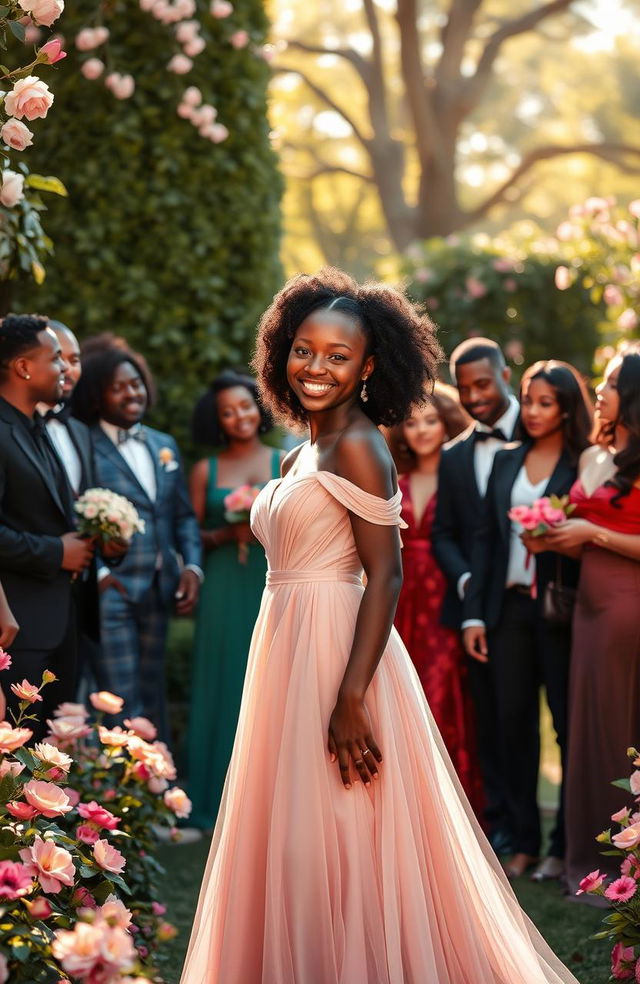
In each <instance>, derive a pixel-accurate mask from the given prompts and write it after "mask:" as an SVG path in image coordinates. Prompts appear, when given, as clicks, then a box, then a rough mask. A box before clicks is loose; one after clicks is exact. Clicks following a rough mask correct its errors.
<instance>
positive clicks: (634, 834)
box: [611, 823, 640, 851]
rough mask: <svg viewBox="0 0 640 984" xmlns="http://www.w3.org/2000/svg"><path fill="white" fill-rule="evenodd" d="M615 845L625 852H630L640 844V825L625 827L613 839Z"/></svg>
mask: <svg viewBox="0 0 640 984" xmlns="http://www.w3.org/2000/svg"><path fill="white" fill-rule="evenodd" d="M611 841H612V843H613V844H615V846H616V847H619V848H620V849H621V850H623V851H630V850H632V849H633V848H634V847H637V845H638V844H640V823H634V824H632V825H631V826H630V827H625V828H624V829H623V830H621V831H619V833H617V834H614V835H613V836H612V838H611Z"/></svg>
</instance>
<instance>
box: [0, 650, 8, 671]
mask: <svg viewBox="0 0 640 984" xmlns="http://www.w3.org/2000/svg"><path fill="white" fill-rule="evenodd" d="M10 666H11V656H9V653H5V651H4V649H3V648H2V647H1V646H0V670H8V669H9V667H10Z"/></svg>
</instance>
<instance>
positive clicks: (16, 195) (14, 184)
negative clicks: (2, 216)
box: [0, 168, 24, 208]
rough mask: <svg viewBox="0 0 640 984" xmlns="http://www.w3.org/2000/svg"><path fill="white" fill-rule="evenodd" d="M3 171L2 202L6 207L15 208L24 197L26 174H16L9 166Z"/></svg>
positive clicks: (0, 192)
mask: <svg viewBox="0 0 640 984" xmlns="http://www.w3.org/2000/svg"><path fill="white" fill-rule="evenodd" d="M1 173H2V187H0V202H1V203H2V204H3V205H4V206H5V208H13V206H14V205H17V204H18V202H21V201H22V199H23V198H24V175H22V174H16V172H15V171H11V170H9V169H8V168H7V169H6V170H4V171H2V172H1Z"/></svg>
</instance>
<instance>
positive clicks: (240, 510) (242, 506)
mask: <svg viewBox="0 0 640 984" xmlns="http://www.w3.org/2000/svg"><path fill="white" fill-rule="evenodd" d="M259 494H260V489H259V488H258V486H257V485H240V486H239V487H238V488H237V489H234V490H233V492H230V493H229V495H227V496H225V498H224V508H225V511H226V512H227V513H231V514H233V515H237V514H246V515H247V516H248V514H249V513H250V512H251V507H252V505H253V503H254V502H255V501H256V499H257V498H258V496H259Z"/></svg>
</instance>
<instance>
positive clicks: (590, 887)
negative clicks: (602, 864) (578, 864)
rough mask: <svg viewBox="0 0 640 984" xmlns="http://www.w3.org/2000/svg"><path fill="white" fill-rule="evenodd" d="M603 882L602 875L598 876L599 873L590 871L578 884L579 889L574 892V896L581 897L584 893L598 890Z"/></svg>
mask: <svg viewBox="0 0 640 984" xmlns="http://www.w3.org/2000/svg"><path fill="white" fill-rule="evenodd" d="M603 881H604V875H601V874H600V871H599V870H597V871H591V872H590V873H589V874H588V875H587V876H586V877H585V878H583V879H582V881H581V882H580V887H579V888H578V891H577V892H576V895H582V894H583V893H584V892H595V891H596V889H598V888H600V886H601V885H602V883H603Z"/></svg>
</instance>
